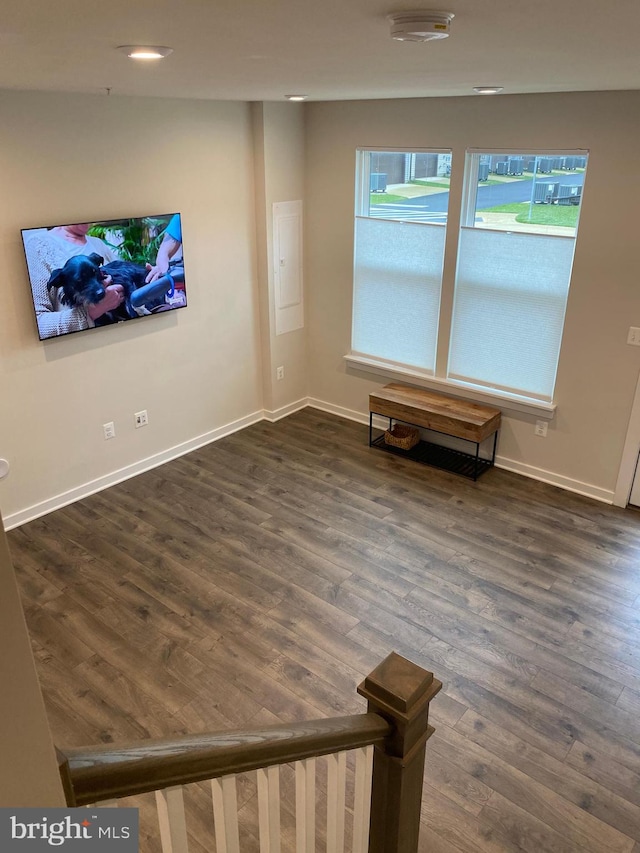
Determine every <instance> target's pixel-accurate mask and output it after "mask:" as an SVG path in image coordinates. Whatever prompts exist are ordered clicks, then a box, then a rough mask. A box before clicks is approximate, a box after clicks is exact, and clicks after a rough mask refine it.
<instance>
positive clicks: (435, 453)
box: [371, 434, 493, 480]
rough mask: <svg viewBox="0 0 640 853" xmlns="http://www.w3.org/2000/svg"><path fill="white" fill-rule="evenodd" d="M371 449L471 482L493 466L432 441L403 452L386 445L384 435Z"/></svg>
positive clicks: (375, 440) (483, 460)
mask: <svg viewBox="0 0 640 853" xmlns="http://www.w3.org/2000/svg"><path fill="white" fill-rule="evenodd" d="M371 447H378V448H380V450H386V451H387V453H393V454H395V455H396V456H403V457H404V458H405V459H411V460H413V461H414V462H422V463H423V464H424V465H431V466H432V467H433V468H442V469H443V470H445V471H452V472H453V473H454V474H461V475H462V476H463V477H469V478H470V479H471V480H476V479H477V478H478V477H479V476H480V474H482V473H484V471H486V470H487V469H488V468H491V467H492V466H493V461H492V460H491V459H482V458H481V457H478V458H477V459H476V457H475V456H472V455H471V454H470V453H463V452H462V451H460V450H452V449H451V448H450V447H443V446H442V445H440V444H432V443H431V442H430V441H420V442H418V444H416V445H415V447H412V448H411V450H401V449H400V448H399V447H394V446H393V445H391V444H385V441H384V434H383V435H381V436H378V438H376V439H374V440H373V441H372V442H371Z"/></svg>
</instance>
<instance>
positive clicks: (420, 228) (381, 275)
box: [352, 217, 445, 372]
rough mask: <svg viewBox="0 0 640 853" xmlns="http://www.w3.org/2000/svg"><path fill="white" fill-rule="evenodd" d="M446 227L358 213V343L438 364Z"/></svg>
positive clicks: (410, 361)
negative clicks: (439, 317) (437, 346)
mask: <svg viewBox="0 0 640 853" xmlns="http://www.w3.org/2000/svg"><path fill="white" fill-rule="evenodd" d="M444 238H445V229H444V228H443V227H441V226H434V225H425V224H421V223H420V224H419V223H409V222H398V221H393V220H383V219H368V218H366V217H357V219H356V234H355V274H354V300H353V335H352V348H353V350H355V351H356V352H359V353H363V354H366V355H374V356H377V357H378V358H382V359H385V360H387V361H393V362H397V363H400V364H407V365H411V366H413V367H418V368H422V369H423V370H425V371H430V372H433V370H434V368H435V352H436V341H437V335H438V313H439V307H440V284H441V279H442V263H443V257H444Z"/></svg>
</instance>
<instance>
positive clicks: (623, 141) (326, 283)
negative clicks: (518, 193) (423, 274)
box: [306, 92, 640, 498]
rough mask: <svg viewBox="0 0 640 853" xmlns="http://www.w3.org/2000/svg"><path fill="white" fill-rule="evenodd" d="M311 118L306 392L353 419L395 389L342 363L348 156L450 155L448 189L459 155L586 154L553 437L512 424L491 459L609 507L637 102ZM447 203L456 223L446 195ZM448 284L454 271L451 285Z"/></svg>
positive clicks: (631, 251) (368, 104) (523, 421)
mask: <svg viewBox="0 0 640 853" xmlns="http://www.w3.org/2000/svg"><path fill="white" fill-rule="evenodd" d="M306 119H307V123H306V132H307V147H306V163H307V176H308V180H307V211H308V213H307V259H306V260H307V271H308V293H309V317H310V329H309V355H310V395H311V396H312V397H314V398H317V399H319V400H322V401H324V402H327V403H329V404H331V405H333V406H335V407H343V408H346V409H350V410H355V411H357V412H360V413H364V412H367V411H368V404H367V395H368V393H369V391H370V390H371V389H372V388H374V387H380V385H381V384H384V383H385V382H387V381H389V380H388V379H385V378H384V377H382V376H380V377H375V376H371V375H370V374H364V373H361V372H360V373H359V372H357V371H355V370H352V369H347V367H346V365H345V363H344V361H343V356H344V355H345V354H346V353H347V352H348V351H349V348H350V330H351V293H352V264H353V204H354V165H355V149H356V147H358V146H362V147H367V146H371V147H383V146H389V147H397V148H401V149H402V148H407V149H411V148H412V147H417V148H429V147H433V148H452V149H453V156H454V170H457V174H454V175H453V177H452V187H453V189H454V190H455V185H456V184H457V185H458V186H459V185H460V181H461V177H460V169H461V166H462V163H463V159H464V152H465V149H466V148H467V147H473V148H488V149H491V148H493V147H497V148H514V149H538V148H542V149H544V148H556V149H557V148H560V149H563V148H564V149H575V148H588V149H590V152H591V153H590V160H589V170H588V175H587V179H586V186H585V195H584V203H583V205H582V208H583V209H582V213H581V222H580V234H579V237H578V242H577V248H576V256H575V265H574V274H573V281H572V285H571V291H570V297H569V304H568V310H567V317H566V325H565V335H564V339H563V344H562V352H561V357H560V365H559V371H558V381H557V387H556V399H557V404H558V407H557V413H556V416H555V418H554V420H553V421H551V423H550V425H549V431H548V436H547V438H539V437H537V436H535V435H534V432H533V428H534V421H535V417H530V416H528V415H508V416H507V417H506V419H505V421H504V426H503V429H502V432H501V436H500V443H499V451H498V452H499V456H500V458H501V460H502V462H503V464H511V466H512V467H514V468H516V469H520V470H523V471H525V472H527V473H532V474H535V475H536V476H540V477H541V478H543V479H550V480H551V481H553V482H558V483H561V484H564V485H567V486H569V487H572V488H577V489H579V490H584V491H587V492H588V493H592V494H594V495H598V496H600V497H603V498H607V497H609V498H610V497H611V496H612V492H613V489H614V487H615V482H616V477H617V473H618V467H619V463H620V456H621V453H622V447H623V443H624V438H625V433H626V428H627V424H628V420H629V414H630V411H631V404H632V401H633V394H634V390H635V385H636V380H637V376H638V368H639V366H640V349H638V348H636V347H630V346H628V345H627V344H626V336H627V330H628V327H629V326H630V325H640V287H639V286H638V264H637V260H636V256H635V249H636V244H637V240H638V238H637V232H638V226H637V215H636V208H637V206H638V201H639V199H640V171H639V170H638V168H637V167H636V165H635V164H636V162H637V156H638V155H637V150H638V139H639V138H640V93H637V92H614V93H609V92H605V93H579V94H559V95H518V96H499V97H496V98H480V97H471V98H442V99H429V100H399V101H362V102H339V103H324V104H310V105H308V107H307V113H306ZM452 207H454V208H455V209H454V210H452V214H454V215H455V213H456V212H457V210H458V209H459V202H458V200H457V199H455V198H454V193H452ZM450 237H451V235H450ZM453 238H454V239H455V235H453ZM452 278H453V265H452V264H448V265H447V268H446V269H445V286H446V287H448V288H451V286H452ZM583 487H585V488H583ZM586 487H588V488H586Z"/></svg>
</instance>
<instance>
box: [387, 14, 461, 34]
mask: <svg viewBox="0 0 640 853" xmlns="http://www.w3.org/2000/svg"><path fill="white" fill-rule="evenodd" d="M453 18H454V15H453V12H429V11H425V12H420V11H414V12H394V13H393V14H391V15H387V20H388V21H389V23H390V24H391V38H392V39H395V40H396V41H433V40H434V39H446V38H447V37H448V36H449V25H450V24H451V21H452V20H453Z"/></svg>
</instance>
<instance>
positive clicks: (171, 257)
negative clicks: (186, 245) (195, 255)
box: [146, 213, 182, 284]
mask: <svg viewBox="0 0 640 853" xmlns="http://www.w3.org/2000/svg"><path fill="white" fill-rule="evenodd" d="M181 248H182V224H181V222H180V214H179V213H176V214H174V216H172V217H171V219H170V220H169V224H168V225H167V227H166V228H165V231H164V234H163V235H162V242H161V243H160V248H159V249H158V254H157V255H156V262H155V264H154V266H151V265H150V264H147V269H148V270H149V272H148V274H147V278H146V282H147V284H151V283H152V282H154V281H157V280H158V279H159V278H160V277H161V276H163V275H166V273H167V271H168V269H169V265H170V264H171V263H172V262H173V263H175V262H176V258H175V256H176V255H177V254H178V251H179V250H180V249H181Z"/></svg>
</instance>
